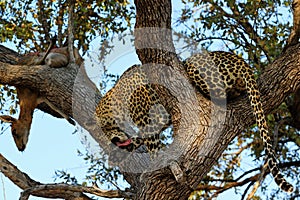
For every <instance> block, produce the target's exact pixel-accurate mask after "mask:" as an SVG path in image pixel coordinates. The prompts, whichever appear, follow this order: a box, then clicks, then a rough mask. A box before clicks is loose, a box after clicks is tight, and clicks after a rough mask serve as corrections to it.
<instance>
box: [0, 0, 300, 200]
mask: <svg viewBox="0 0 300 200" xmlns="http://www.w3.org/2000/svg"><path fill="white" fill-rule="evenodd" d="M135 3H136V6H137V24H136V27H137V28H142V27H158V28H167V29H169V28H170V27H171V24H170V19H171V18H170V16H171V14H170V13H171V2H170V0H144V1H138V0H136V2H135ZM167 29H166V30H164V31H163V34H160V35H159V37H157V36H156V37H155V36H153V35H151V31H150V32H147V35H145V34H143V33H142V34H141V35H138V34H137V44H136V45H137V48H138V49H139V50H138V51H137V52H138V54H139V58H140V59H141V61H142V62H143V63H144V64H145V63H160V64H164V66H160V65H152V64H151V65H149V66H150V67H149V68H147V69H148V71H147V73H148V74H149V77H150V78H151V79H153V81H157V82H159V83H160V86H159V87H158V88H157V89H158V92H159V93H160V95H161V96H163V97H164V98H162V100H163V104H164V105H165V106H166V107H167V109H168V110H169V111H170V112H171V113H172V120H173V123H174V130H175V133H174V134H175V140H174V142H173V143H172V144H171V145H170V148H169V150H166V153H171V154H172V155H175V157H174V158H173V160H172V162H170V163H177V164H175V168H176V169H177V170H176V171H179V173H182V175H183V178H179V179H178V177H177V180H176V178H175V177H174V175H173V174H172V173H171V170H170V168H171V169H173V172H174V167H161V168H159V169H157V170H155V171H152V172H148V173H145V174H142V175H141V174H140V173H139V174H135V173H132V172H130V173H129V172H126V173H124V174H125V175H126V179H127V181H128V182H129V183H130V184H131V185H132V187H133V188H134V189H135V191H136V192H137V195H136V197H135V198H134V199H151V200H153V199H187V197H188V196H189V194H190V192H191V191H193V190H194V189H196V188H197V186H198V184H199V182H200V180H201V179H202V178H203V177H204V176H205V175H206V174H207V172H208V171H209V170H210V168H211V167H212V165H213V164H214V163H215V162H217V160H218V158H219V157H220V155H221V154H222V152H223V151H224V150H225V148H226V147H227V146H228V144H229V143H230V142H231V141H232V139H233V138H234V137H235V136H236V135H237V134H239V133H241V132H242V131H243V130H244V128H245V127H247V126H249V125H251V124H253V123H254V122H255V121H254V117H253V115H252V110H251V107H250V104H249V102H248V100H247V98H246V97H244V98H241V99H240V100H238V101H236V102H232V103H230V104H229V105H228V108H227V110H226V112H224V111H223V110H217V109H214V108H215V107H213V105H211V103H210V102H209V101H208V100H206V99H205V98H203V97H202V96H201V95H200V94H199V93H198V92H195V91H194V90H193V88H192V86H191V85H190V84H189V83H188V82H187V79H186V76H185V74H184V71H183V70H182V66H181V65H180V63H178V62H177V58H176V55H175V54H174V51H173V50H174V47H173V45H172V37H171V35H170V32H169V31H168V30H167ZM152 30H153V32H155V31H157V29H156V30H155V29H152ZM139 37H149V38H150V41H156V40H157V39H158V40H159V41H161V42H160V44H159V45H166V46H165V47H164V48H163V50H161V49H160V46H158V47H159V48H158V49H159V50H157V48H151V46H149V45H152V44H141V43H140V42H141V41H142V42H143V41H146V43H147V41H149V40H140V38H139ZM151 37H152V38H151ZM162 37H163V38H162ZM155 45H157V44H155ZM139 46H140V47H139ZM145 46H146V47H147V46H148V48H144V49H143V48H142V47H145ZM0 50H1V49H0ZM0 55H2V54H1V52H0ZM0 60H1V61H5V59H1V58H0ZM299 60H300V45H295V46H293V47H290V48H288V49H287V50H286V51H285V52H284V53H283V54H282V55H280V56H279V57H278V59H276V60H275V62H273V63H272V64H271V65H270V66H269V68H268V70H265V71H264V73H263V74H262V75H261V76H260V78H259V80H258V86H259V89H260V91H261V93H262V101H263V108H264V110H265V112H266V113H269V112H270V111H272V110H274V109H275V108H276V107H277V106H278V105H280V103H282V102H283V101H284V99H285V97H286V96H287V95H289V94H291V93H294V92H295V91H296V90H297V89H299V88H300V62H299ZM168 66H170V67H168ZM158 72H159V73H158ZM0 83H2V84H8V85H16V86H18V85H22V86H26V87H29V88H31V89H34V90H36V91H39V92H40V93H41V94H43V95H44V96H45V97H46V98H47V99H49V101H51V102H52V103H53V104H54V105H55V106H56V107H58V108H60V109H61V110H62V111H63V112H64V113H65V114H67V115H70V116H73V118H74V119H75V120H76V121H77V122H78V123H79V124H80V125H81V126H83V127H84V128H86V129H87V130H88V131H89V132H90V133H91V134H92V135H93V137H94V138H95V139H96V140H97V141H98V142H99V144H100V146H103V145H105V144H104V143H103V138H102V137H101V136H102V134H101V130H99V128H98V127H96V126H95V123H94V121H93V120H94V117H93V115H94V111H95V106H96V105H97V103H98V101H99V100H100V99H101V97H100V95H99V93H98V91H97V89H96V88H95V86H94V85H93V84H92V83H91V82H90V81H89V80H88V79H87V78H86V75H85V73H84V72H82V70H79V69H78V68H76V67H75V66H73V67H72V66H69V67H67V68H59V69H51V68H49V67H47V66H30V67H26V66H17V65H10V64H7V63H0ZM163 85H165V86H167V90H166V89H165V87H161V86H163ZM187 88H188V89H187ZM212 111H215V113H212ZM159 156H161V155H159ZM159 158H160V159H161V160H159V161H161V162H166V163H167V164H168V160H166V159H164V157H159ZM169 158H170V157H169ZM169 158H168V159H169ZM142 159H144V160H146V161H145V163H146V164H149V163H151V161H149V160H147V159H148V158H142ZM139 162H140V161H136V163H139ZM133 166H134V165H133ZM172 166H174V165H172ZM178 167H179V170H178Z"/></svg>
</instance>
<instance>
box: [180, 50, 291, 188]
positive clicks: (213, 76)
mask: <svg viewBox="0 0 300 200" xmlns="http://www.w3.org/2000/svg"><path fill="white" fill-rule="evenodd" d="M185 67H186V71H187V73H188V76H189V78H190V79H191V81H192V82H193V84H194V85H196V87H198V89H199V90H200V91H201V92H202V93H203V94H204V95H205V96H207V97H212V96H213V98H215V99H219V98H226V97H227V99H234V98H236V97H238V96H239V95H240V94H242V93H244V92H245V91H247V93H248V97H249V100H250V103H251V106H252V108H253V113H254V115H255V117H256V123H257V126H258V128H259V130H260V135H261V138H262V140H263V143H264V146H265V151H266V154H267V164H268V166H269V168H270V171H271V173H272V175H273V177H274V179H275V182H276V183H277V185H278V186H279V187H280V188H281V189H282V190H284V191H287V192H292V191H293V186H292V185H291V184H290V183H288V182H287V181H286V180H285V179H284V177H283V175H282V174H281V172H280V170H279V168H278V165H277V161H276V156H275V155H276V154H275V152H274V150H273V145H272V140H271V138H270V136H269V134H268V126H267V122H266V119H265V115H264V111H263V108H262V104H261V101H260V92H259V90H258V88H257V84H256V81H255V78H254V75H253V72H252V70H251V68H250V66H249V65H248V64H247V63H246V62H245V61H244V60H243V59H242V58H240V57H238V56H237V55H234V54H231V53H228V52H220V51H217V52H209V53H206V54H196V55H193V56H191V57H190V58H188V59H187V60H186V61H185Z"/></svg>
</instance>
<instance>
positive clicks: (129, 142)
mask: <svg viewBox="0 0 300 200" xmlns="http://www.w3.org/2000/svg"><path fill="white" fill-rule="evenodd" d="M131 143H132V140H131V139H127V140H125V141H124V142H116V145H117V146H118V147H126V146H128V145H130V144H131Z"/></svg>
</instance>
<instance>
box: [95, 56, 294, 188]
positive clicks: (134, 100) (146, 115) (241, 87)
mask: <svg viewBox="0 0 300 200" xmlns="http://www.w3.org/2000/svg"><path fill="white" fill-rule="evenodd" d="M184 66H185V69H186V72H187V74H188V77H189V79H190V81H191V82H192V83H193V84H194V85H195V87H197V88H198V90H199V91H200V92H201V93H202V94H203V95H204V96H206V97H207V98H210V99H212V100H222V99H225V98H227V99H229V100H231V99H235V98H237V97H239V96H240V95H241V94H243V93H246V92H247V93H248V97H249V99H250V103H251V106H252V108H253V112H254V115H255V117H256V122H257V125H258V128H259V129H260V133H261V137H262V140H263V143H264V145H265V150H266V154H267V163H268V166H269V168H270V171H271V173H272V175H273V176H274V179H275V182H276V183H277V184H278V185H279V187H280V188H281V189H282V190H284V191H287V192H292V191H293V186H292V185H291V184H289V183H288V182H287V181H286V180H285V179H284V178H283V176H282V174H281V172H280V171H279V168H278V166H277V162H276V157H275V152H274V150H273V146H272V141H271V138H270V136H269V135H268V127H267V123H266V120H265V115H264V113H263V109H262V104H261V101H260V93H259V90H258V88H257V85H256V81H255V78H254V75H253V72H252V70H251V68H250V67H249V65H248V64H247V63H245V61H244V60H243V59H242V58H240V57H238V56H236V55H234V54H231V53H228V52H210V53H206V54H197V55H194V56H191V57H190V58H188V59H187V60H186V61H185V62H184ZM154 86H155V84H152V83H149V81H148V79H147V76H146V74H145V73H144V71H143V69H142V67H141V66H137V65H134V66H132V67H131V68H129V69H128V70H127V71H126V72H125V73H124V74H123V75H122V77H121V78H120V80H119V81H118V82H117V83H116V85H115V86H114V87H113V88H112V89H111V90H110V91H109V92H107V94H106V95H105V96H104V97H103V98H102V100H101V101H100V103H99V105H98V107H97V109H96V117H97V118H98V120H97V123H98V125H99V126H100V127H101V129H102V131H103V133H104V135H105V136H106V137H107V139H108V141H109V142H110V143H113V144H115V145H116V146H118V147H120V148H122V149H126V150H127V151H133V150H135V149H137V148H139V147H140V146H141V145H145V146H146V148H147V150H148V151H149V152H155V151H157V150H158V149H159V148H160V147H161V142H160V137H159V134H160V133H161V132H162V131H163V130H164V129H165V128H166V127H168V126H169V125H170V124H171V120H170V115H169V114H168V113H167V112H166V110H165V109H164V107H163V106H162V104H161V103H160V100H159V97H158V95H157V94H156V92H155V88H154ZM123 155H124V154H123Z"/></svg>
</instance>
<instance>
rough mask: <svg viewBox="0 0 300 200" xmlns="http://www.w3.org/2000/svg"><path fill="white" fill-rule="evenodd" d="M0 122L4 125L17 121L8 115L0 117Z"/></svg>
mask: <svg viewBox="0 0 300 200" xmlns="http://www.w3.org/2000/svg"><path fill="white" fill-rule="evenodd" d="M0 120H1V121H3V122H6V123H13V122H15V121H17V119H16V118H13V117H12V116H9V115H0Z"/></svg>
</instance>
